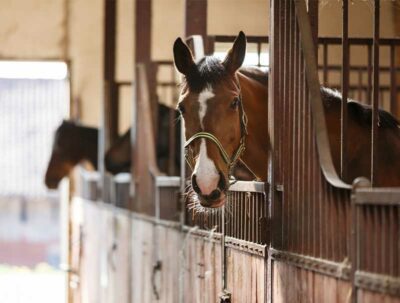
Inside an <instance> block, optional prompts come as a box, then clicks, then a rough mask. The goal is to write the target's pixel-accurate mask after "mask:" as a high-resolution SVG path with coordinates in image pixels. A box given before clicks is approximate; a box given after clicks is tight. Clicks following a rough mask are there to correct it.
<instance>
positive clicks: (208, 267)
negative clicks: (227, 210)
mask: <svg viewBox="0 0 400 303" xmlns="http://www.w3.org/2000/svg"><path fill="white" fill-rule="evenodd" d="M183 247H184V250H183V251H182V255H181V258H182V261H183V268H182V270H183V281H184V300H183V301H184V302H193V303H213V302H218V295H219V294H220V293H221V244H220V243H219V241H214V240H213V239H209V238H203V237H198V236H194V235H191V234H188V235H187V236H186V238H185V239H184V243H183Z"/></svg>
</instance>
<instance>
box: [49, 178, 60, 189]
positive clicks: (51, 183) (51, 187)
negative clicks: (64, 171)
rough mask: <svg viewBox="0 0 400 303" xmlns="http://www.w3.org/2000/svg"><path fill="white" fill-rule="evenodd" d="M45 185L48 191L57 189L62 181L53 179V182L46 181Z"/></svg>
mask: <svg viewBox="0 0 400 303" xmlns="http://www.w3.org/2000/svg"><path fill="white" fill-rule="evenodd" d="M45 183H46V186H47V188H48V189H57V187H58V183H60V180H55V179H51V180H46V181H45Z"/></svg>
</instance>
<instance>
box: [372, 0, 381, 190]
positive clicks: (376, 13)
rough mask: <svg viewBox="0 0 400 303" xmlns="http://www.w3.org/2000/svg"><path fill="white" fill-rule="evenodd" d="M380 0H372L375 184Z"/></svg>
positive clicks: (373, 163)
mask: <svg viewBox="0 0 400 303" xmlns="http://www.w3.org/2000/svg"><path fill="white" fill-rule="evenodd" d="M379 17H380V0H375V1H374V22H373V23H374V38H373V66H372V68H373V88H372V95H373V100H372V101H373V103H372V126H371V131H372V132H371V183H372V186H374V185H375V182H376V180H375V177H376V167H375V166H376V161H375V159H376V158H377V151H378V150H377V143H378V121H379V116H378V107H379V28H380V18H379Z"/></svg>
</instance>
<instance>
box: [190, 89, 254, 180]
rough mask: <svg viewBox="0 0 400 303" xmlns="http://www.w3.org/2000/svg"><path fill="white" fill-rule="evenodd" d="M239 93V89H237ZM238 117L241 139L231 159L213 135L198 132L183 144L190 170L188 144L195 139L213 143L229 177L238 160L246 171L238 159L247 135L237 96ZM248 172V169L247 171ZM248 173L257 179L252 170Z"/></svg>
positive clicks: (192, 162) (192, 163) (244, 116)
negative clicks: (226, 167)
mask: <svg viewBox="0 0 400 303" xmlns="http://www.w3.org/2000/svg"><path fill="white" fill-rule="evenodd" d="M239 91H240V87H239ZM239 100H240V102H239V116H240V132H241V137H240V143H239V146H238V148H237V149H236V151H235V152H234V153H233V155H232V157H229V155H228V153H227V152H226V151H225V149H224V147H223V145H222V144H221V142H220V141H219V140H218V138H217V137H215V136H214V135H213V134H211V133H209V132H204V131H202V132H198V133H196V134H194V135H193V136H192V137H190V138H189V139H188V140H187V141H186V142H185V158H186V162H187V163H188V165H189V166H190V168H191V169H192V170H193V169H194V163H195V161H194V156H193V151H192V149H191V148H190V144H192V143H193V141H195V140H197V139H206V140H209V141H211V142H213V143H214V144H215V145H216V146H217V147H218V150H219V152H220V154H221V156H222V159H223V160H224V162H225V164H226V165H227V166H228V172H229V175H230V176H231V175H232V174H233V169H234V167H235V165H236V163H237V161H238V160H240V161H241V162H242V163H243V164H244V165H245V166H246V167H247V168H248V169H249V167H248V166H247V165H246V164H245V163H244V162H243V160H241V159H240V156H241V155H242V154H243V152H244V150H245V149H246V144H245V138H246V135H247V121H248V120H247V116H246V113H245V111H244V108H243V102H242V96H241V95H240V96H239ZM249 170H250V169H249ZM250 172H251V173H252V174H253V175H254V177H255V178H256V179H258V177H257V176H256V175H255V174H254V173H253V171H252V170H250Z"/></svg>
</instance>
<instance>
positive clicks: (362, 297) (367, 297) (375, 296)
mask: <svg viewBox="0 0 400 303" xmlns="http://www.w3.org/2000/svg"><path fill="white" fill-rule="evenodd" d="M358 302H360V303H400V298H399V297H397V298H396V297H393V296H389V295H385V294H381V293H378V292H372V291H367V290H362V289H360V290H358Z"/></svg>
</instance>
